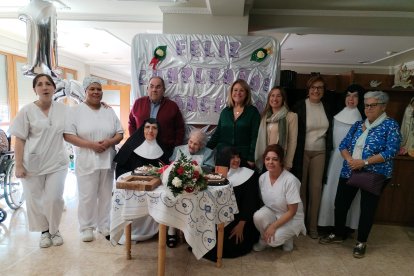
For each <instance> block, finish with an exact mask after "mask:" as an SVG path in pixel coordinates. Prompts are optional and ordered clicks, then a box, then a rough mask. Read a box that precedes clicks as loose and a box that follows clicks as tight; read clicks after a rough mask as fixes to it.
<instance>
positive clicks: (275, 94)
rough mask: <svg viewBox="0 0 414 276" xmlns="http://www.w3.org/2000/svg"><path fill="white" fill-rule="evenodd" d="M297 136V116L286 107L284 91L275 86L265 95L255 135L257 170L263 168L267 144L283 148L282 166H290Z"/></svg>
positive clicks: (289, 167)
mask: <svg viewBox="0 0 414 276" xmlns="http://www.w3.org/2000/svg"><path fill="white" fill-rule="evenodd" d="M297 136H298V116H297V115H296V113H294V112H291V111H289V109H288V107H287V99H286V92H285V90H284V89H283V88H282V87H280V86H275V87H273V88H272V90H270V92H269V95H268V96H267V103H266V107H265V109H264V111H263V113H262V119H261V121H260V127H259V133H258V135H257V142H256V151H255V163H256V166H257V168H258V169H259V172H261V171H262V170H263V158H262V155H263V152H264V150H265V149H266V147H267V146H268V145H272V144H279V145H280V146H282V148H283V149H284V150H285V162H284V167H285V169H287V170H290V169H291V168H292V162H293V156H294V155H295V150H296V141H297Z"/></svg>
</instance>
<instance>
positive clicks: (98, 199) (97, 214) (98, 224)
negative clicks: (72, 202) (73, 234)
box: [76, 169, 114, 235]
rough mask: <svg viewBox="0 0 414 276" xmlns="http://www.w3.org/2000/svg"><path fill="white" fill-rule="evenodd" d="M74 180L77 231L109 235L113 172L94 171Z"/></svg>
mask: <svg viewBox="0 0 414 276" xmlns="http://www.w3.org/2000/svg"><path fill="white" fill-rule="evenodd" d="M76 178H77V180H78V194H79V205H78V219H79V230H80V231H81V232H82V231H84V230H86V229H92V230H95V229H98V230H99V231H100V232H101V233H102V234H104V235H107V234H109V227H110V213H111V199H112V188H113V183H114V170H112V169H105V170H96V171H94V172H93V173H91V174H87V175H82V176H76Z"/></svg>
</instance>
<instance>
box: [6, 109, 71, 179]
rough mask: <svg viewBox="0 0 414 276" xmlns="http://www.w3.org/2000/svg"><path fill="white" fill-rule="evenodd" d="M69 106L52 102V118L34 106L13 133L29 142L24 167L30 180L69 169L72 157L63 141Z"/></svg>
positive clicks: (17, 121) (19, 119)
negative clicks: (37, 176) (35, 176)
mask: <svg viewBox="0 0 414 276" xmlns="http://www.w3.org/2000/svg"><path fill="white" fill-rule="evenodd" d="M65 115H66V106H65V105H64V104H61V103H57V102H52V105H51V107H50V110H49V114H48V116H46V115H45V114H44V113H43V112H42V110H41V109H40V108H39V107H38V106H37V105H36V104H34V103H30V104H28V105H26V106H24V107H23V108H22V109H21V110H20V111H19V113H18V114H17V116H16V118H15V119H14V121H13V124H12V125H11V127H10V129H9V132H10V133H11V134H12V135H14V136H16V137H18V138H20V139H22V140H25V141H26V143H25V145H24V154H23V166H24V168H25V169H26V171H27V175H28V176H33V175H42V174H48V173H52V172H56V171H59V170H62V169H66V168H67V167H68V163H69V155H68V154H67V152H66V148H65V146H64V141H63V130H64V128H65Z"/></svg>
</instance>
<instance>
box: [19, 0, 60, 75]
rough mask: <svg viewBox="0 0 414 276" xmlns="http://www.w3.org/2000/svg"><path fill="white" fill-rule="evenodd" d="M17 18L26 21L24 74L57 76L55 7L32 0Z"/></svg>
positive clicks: (39, 0)
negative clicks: (25, 62)
mask: <svg viewBox="0 0 414 276" xmlns="http://www.w3.org/2000/svg"><path fill="white" fill-rule="evenodd" d="M19 19H20V20H22V21H24V22H26V30H27V64H26V65H25V66H24V67H23V74H24V75H25V76H35V75H37V74H39V73H45V74H48V75H50V76H52V77H53V78H58V74H59V70H58V69H57V63H58V62H57V34H56V9H55V7H54V6H53V4H52V3H50V2H47V1H42V0H32V1H31V2H30V3H29V5H27V6H26V7H24V8H23V10H21V12H20V14H19Z"/></svg>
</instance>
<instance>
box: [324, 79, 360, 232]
mask: <svg viewBox="0 0 414 276" xmlns="http://www.w3.org/2000/svg"><path fill="white" fill-rule="evenodd" d="M364 92H365V90H364V88H362V87H361V86H360V85H358V84H352V85H350V86H349V87H348V88H347V89H346V92H345V95H344V96H345V101H344V102H345V107H344V109H342V111H340V112H339V113H338V114H336V115H335V116H334V120H333V145H334V149H333V150H332V153H331V158H330V160H329V165H328V173H327V181H326V183H325V185H324V186H323V192H322V199H321V206H320V209H319V218H318V225H319V226H323V227H325V226H334V225H335V215H334V203H335V196H336V190H337V188H338V181H339V175H340V173H341V169H342V165H343V162H344V158H343V157H342V156H341V153H340V151H339V149H338V147H339V144H340V143H341V141H342V139H343V138H344V137H345V136H346V134H347V133H348V131H349V129H350V128H351V126H352V125H353V124H354V123H355V122H356V121H359V120H361V118H362V117H361V114H364V112H363V108H364V105H363V104H364V98H363V97H364ZM360 199H361V193H360V192H359V191H358V193H357V195H356V196H355V198H354V201H353V202H352V205H351V208H350V209H349V211H348V216H347V222H346V226H348V227H349V228H351V229H357V228H358V221H359V213H360V207H359V202H360Z"/></svg>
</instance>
